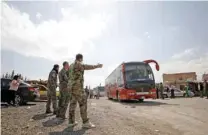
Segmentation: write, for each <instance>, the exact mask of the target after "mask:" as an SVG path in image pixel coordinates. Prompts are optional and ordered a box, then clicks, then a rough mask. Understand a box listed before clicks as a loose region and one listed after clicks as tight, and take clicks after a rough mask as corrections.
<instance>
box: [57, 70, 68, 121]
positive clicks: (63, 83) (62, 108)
mask: <svg viewBox="0 0 208 135" xmlns="http://www.w3.org/2000/svg"><path fill="white" fill-rule="evenodd" d="M59 82H60V83H59V90H60V99H59V109H58V113H57V117H61V118H65V114H66V110H67V107H68V104H69V98H70V94H69V88H68V71H67V70H65V69H64V68H63V69H62V70H61V71H60V72H59Z"/></svg>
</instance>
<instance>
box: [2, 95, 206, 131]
mask: <svg viewBox="0 0 208 135" xmlns="http://www.w3.org/2000/svg"><path fill="white" fill-rule="evenodd" d="M44 110H45V103H44V102H35V103H33V104H32V105H31V104H30V105H28V106H23V107H18V108H15V107H9V108H3V109H2V114H1V115H2V135H14V134H16V135H20V134H21V135H24V134H25V135H30V134H31V135H38V134H39V135H48V134H49V135H63V134H66V135H121V134H122V135H207V133H208V128H207V125H208V117H207V116H208V100H207V99H201V98H186V99H184V98H180V99H166V100H146V101H145V102H144V103H138V102H125V103H118V102H116V101H109V100H107V99H106V98H101V99H100V100H96V99H91V100H89V105H88V112H89V117H90V120H91V121H92V122H93V123H94V124H96V126H97V127H96V128H94V129H90V130H82V129H81V119H80V115H79V113H77V115H76V118H77V120H78V122H79V125H78V126H77V127H75V128H74V131H73V132H72V131H69V129H68V128H66V127H67V120H66V121H64V122H60V121H57V120H56V119H55V118H54V116H53V115H45V114H44ZM78 110H79V109H77V111H78Z"/></svg>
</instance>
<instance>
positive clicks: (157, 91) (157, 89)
mask: <svg viewBox="0 0 208 135" xmlns="http://www.w3.org/2000/svg"><path fill="white" fill-rule="evenodd" d="M156 94H157V99H159V88H158V86H157V87H156Z"/></svg>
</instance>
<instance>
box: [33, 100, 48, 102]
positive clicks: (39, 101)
mask: <svg viewBox="0 0 208 135" xmlns="http://www.w3.org/2000/svg"><path fill="white" fill-rule="evenodd" d="M33 102H47V100H35V101H33Z"/></svg>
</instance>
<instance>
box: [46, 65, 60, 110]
mask: <svg viewBox="0 0 208 135" xmlns="http://www.w3.org/2000/svg"><path fill="white" fill-rule="evenodd" d="M58 71H59V65H57V64H55V65H54V66H53V69H52V70H51V72H50V73H49V76H48V83H47V87H48V91H47V98H48V101H47V104H46V113H52V112H51V109H50V107H51V101H52V103H53V114H56V113H57V101H56V88H57V75H58Z"/></svg>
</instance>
